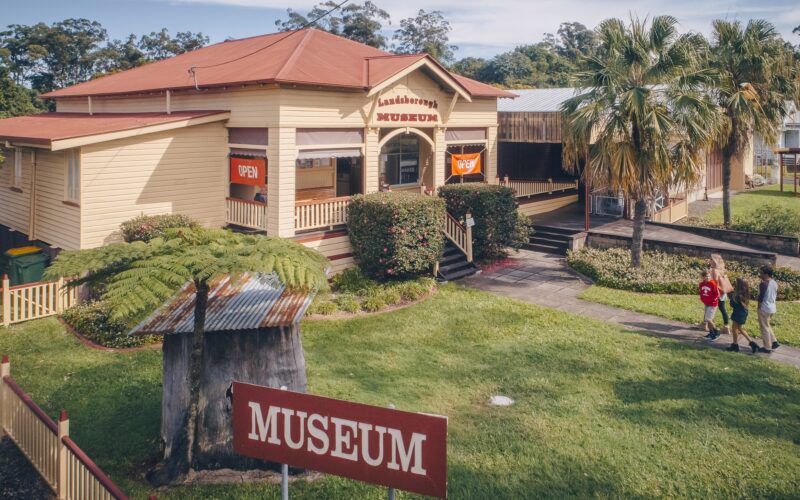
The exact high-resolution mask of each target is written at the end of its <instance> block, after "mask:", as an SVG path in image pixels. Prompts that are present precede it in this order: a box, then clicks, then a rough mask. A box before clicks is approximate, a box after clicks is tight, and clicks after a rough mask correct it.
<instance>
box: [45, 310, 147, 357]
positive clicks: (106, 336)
mask: <svg viewBox="0 0 800 500" xmlns="http://www.w3.org/2000/svg"><path fill="white" fill-rule="evenodd" d="M61 319H62V321H63V322H64V323H65V324H66V326H67V327H68V329H69V330H70V331H71V332H72V333H73V334H75V336H76V337H78V340H80V341H81V342H82V343H84V344H86V345H87V346H89V347H95V348H100V349H102V348H109V349H115V350H123V349H132V348H139V347H145V346H154V347H153V348H155V345H156V344H160V343H161V336H159V335H140V336H135V337H134V336H131V335H128V332H129V331H130V330H131V328H133V326H134V325H135V324H136V322H137V321H136V320H130V321H122V320H118V319H114V318H112V316H111V313H110V311H109V310H108V308H107V307H106V306H105V304H103V303H102V302H101V301H88V302H84V303H80V304H77V305H75V306H72V307H70V308H69V309H67V310H66V311H64V313H63V314H62V316H61Z"/></svg>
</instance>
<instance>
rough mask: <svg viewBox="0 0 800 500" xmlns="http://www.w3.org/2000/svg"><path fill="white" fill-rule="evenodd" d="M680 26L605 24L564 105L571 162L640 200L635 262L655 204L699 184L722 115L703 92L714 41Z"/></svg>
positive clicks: (666, 22)
mask: <svg viewBox="0 0 800 500" xmlns="http://www.w3.org/2000/svg"><path fill="white" fill-rule="evenodd" d="M676 25H677V21H676V19H675V18H673V17H669V16H660V17H655V18H653V20H652V22H651V23H650V25H649V26H648V25H647V21H646V20H645V21H644V22H642V21H639V20H638V19H631V22H630V24H629V25H627V26H626V25H625V24H624V23H623V22H622V21H621V20H619V19H610V20H607V21H604V22H603V23H601V24H600V25H599V26H598V28H597V37H598V41H599V43H600V46H599V48H598V52H597V55H595V56H593V57H590V58H588V59H587V60H586V62H585V64H586V69H585V70H583V71H581V72H579V73H577V74H576V76H575V80H576V84H577V86H578V87H579V88H580V89H581V90H580V91H579V94H578V95H576V96H575V97H573V98H571V99H569V100H568V101H566V102H565V103H564V105H563V107H562V111H563V118H564V120H563V129H564V164H565V167H566V168H567V169H569V170H571V171H573V172H578V171H580V170H583V171H584V179H588V178H589V175H588V174H591V179H592V183H593V184H595V185H601V186H602V187H606V188H608V189H609V190H611V191H613V192H615V193H622V194H623V195H624V196H625V198H626V199H627V200H630V201H632V202H633V203H634V219H633V241H632V245H631V265H632V266H633V267H639V266H640V265H641V254H642V244H643V240H644V223H645V217H646V215H647V208H648V204H650V203H652V202H653V200H654V199H655V197H656V195H657V193H659V192H661V193H664V194H666V193H665V190H666V189H668V188H669V187H674V186H688V185H691V184H694V183H696V182H697V179H698V178H699V172H700V164H701V158H700V154H701V152H702V150H703V148H704V147H705V146H706V145H707V144H709V142H710V141H711V135H710V131H711V130H713V126H714V125H713V124H714V123H715V117H716V115H717V113H716V112H715V108H714V104H713V102H712V101H711V99H710V98H709V96H708V94H707V93H706V92H704V90H703V89H704V84H706V83H707V81H708V78H709V72H708V71H707V70H705V69H704V67H703V65H702V60H703V52H704V50H705V48H706V47H707V44H706V42H705V40H704V39H703V38H702V37H701V36H699V35H696V34H683V35H681V34H678V32H677V29H676ZM584 158H586V159H588V168H582V167H581V164H582V162H583V160H584Z"/></svg>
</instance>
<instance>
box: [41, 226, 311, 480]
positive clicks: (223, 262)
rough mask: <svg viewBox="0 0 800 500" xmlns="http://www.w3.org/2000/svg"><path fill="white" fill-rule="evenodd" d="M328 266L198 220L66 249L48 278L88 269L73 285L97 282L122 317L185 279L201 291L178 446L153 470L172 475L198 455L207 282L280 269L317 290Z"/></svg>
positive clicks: (302, 251) (161, 476) (274, 242)
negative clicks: (138, 237) (144, 236)
mask: <svg viewBox="0 0 800 500" xmlns="http://www.w3.org/2000/svg"><path fill="white" fill-rule="evenodd" d="M326 266H327V259H326V258H325V257H324V256H322V255H321V254H319V253H317V252H315V251H313V250H311V249H308V248H306V247H303V246H302V245H299V244H297V243H294V242H291V241H289V240H284V239H281V238H269V237H262V236H254V235H241V234H236V233H232V232H230V231H226V230H222V229H204V228H200V227H198V228H181V229H172V230H168V231H167V236H165V237H163V238H161V237H159V238H155V239H153V240H151V241H149V242H147V243H145V242H141V241H138V242H133V243H117V244H113V245H109V246H105V247H101V248H95V249H90V250H79V251H70V252H62V253H61V254H60V255H59V256H58V257H57V258H56V259H55V261H54V262H53V265H52V266H51V267H50V268H49V269H48V270H47V278H48V279H53V278H58V277H73V276H83V277H82V278H81V279H79V280H76V281H74V282H73V285H81V284H90V285H95V286H98V287H99V289H101V290H103V291H102V298H103V300H104V301H105V302H106V303H107V304H108V305H109V306H110V308H111V310H112V312H113V315H114V316H116V317H118V318H131V317H136V316H140V315H142V314H144V313H146V312H148V311H152V310H153V309H155V308H156V307H158V306H159V305H161V304H162V303H163V302H164V301H165V300H166V299H167V298H169V297H170V296H172V295H173V294H174V293H175V292H177V291H178V290H179V289H180V288H181V287H182V286H183V285H184V284H185V283H186V282H187V281H192V282H193V284H194V286H195V289H196V290H197V294H196V300H195V307H194V329H193V333H192V350H191V356H190V361H189V407H188V411H187V415H186V421H185V425H184V426H183V432H184V433H185V434H184V435H183V436H181V439H180V442H181V446H180V449H177V450H171V452H170V453H169V455H168V456H167V457H166V458H165V460H164V461H163V463H162V464H160V465H159V467H158V468H157V469H156V471H157V473H156V474H155V475H153V476H151V477H153V478H154V482H157V483H167V482H171V481H173V480H174V479H175V478H177V477H178V476H180V475H181V474H184V473H186V472H188V470H189V468H190V467H191V466H192V463H193V455H194V453H195V443H196V442H197V437H198V436H197V429H198V425H197V417H198V409H199V399H200V373H201V369H202V366H203V340H204V335H205V320H206V304H207V302H208V292H209V284H210V283H211V282H212V281H213V280H214V279H215V278H219V277H221V276H224V275H229V274H237V273H243V272H248V271H253V272H264V273H272V272H274V273H276V274H277V275H278V277H279V278H280V279H281V281H282V282H283V283H284V284H285V285H286V286H287V287H288V288H294V289H317V290H319V289H324V288H326V287H327V279H326V276H325V267H326Z"/></svg>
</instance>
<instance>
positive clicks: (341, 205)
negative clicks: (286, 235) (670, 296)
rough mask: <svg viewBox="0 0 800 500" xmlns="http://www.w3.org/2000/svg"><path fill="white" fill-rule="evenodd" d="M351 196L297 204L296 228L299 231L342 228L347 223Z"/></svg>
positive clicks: (295, 214) (295, 213)
mask: <svg viewBox="0 0 800 500" xmlns="http://www.w3.org/2000/svg"><path fill="white" fill-rule="evenodd" d="M348 204H350V197H349V196H342V197H339V198H328V199H325V200H308V201H298V202H297V203H295V211H294V228H295V229H296V230H297V231H303V230H308V229H320V228H323V227H333V226H340V225H342V224H346V223H347V205H348Z"/></svg>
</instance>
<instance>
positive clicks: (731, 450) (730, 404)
mask: <svg viewBox="0 0 800 500" xmlns="http://www.w3.org/2000/svg"><path fill="white" fill-rule="evenodd" d="M303 343H304V347H305V349H306V353H307V363H308V375H309V384H310V387H309V390H310V391H311V392H313V393H316V394H323V395H327V396H332V397H337V398H344V399H349V400H353V401H359V402H364V403H369V404H375V405H380V406H386V405H388V404H390V403H393V404H395V405H396V406H397V407H398V408H400V409H404V410H412V411H425V412H431V413H439V414H444V415H447V416H449V421H450V424H449V425H450V430H449V445H448V446H449V494H450V497H451V498H457V499H464V498H467V499H492V498H494V499H500V498H503V499H505V498H540V497H550V498H563V497H653V496H661V497H689V496H690V497H697V498H703V497H726V498H727V497H745V496H746V497H785V498H788V497H793V496H797V492H798V491H800V474H798V473H797V471H798V470H800V446H798V442H800V419H798V418H797V415H798V414H800V370H797V369H794V368H790V367H786V366H782V365H778V364H776V363H773V362H770V361H768V360H765V359H761V358H753V357H750V356H740V355H739V356H737V355H730V354H729V353H725V352H719V351H716V350H708V349H700V348H696V347H692V346H688V345H685V344H681V343H678V342H675V341H671V340H666V339H661V338H657V337H653V336H649V335H642V334H635V333H631V332H628V331H625V330H622V329H621V328H620V327H618V326H616V325H612V324H609V323H604V322H600V321H593V320H589V319H584V318H580V317H576V316H571V315H568V314H566V313H562V312H559V311H554V310H550V309H545V308H541V307H536V306H533V305H529V304H524V303H521V302H516V301H512V300H508V299H503V298H499V297H496V296H493V295H489V294H486V293H481V292H477V291H471V290H467V289H463V288H460V287H457V286H454V285H449V286H445V287H443V288H442V289H441V291H440V292H439V293H438V294H436V295H435V296H434V297H432V298H431V299H429V300H427V301H425V302H423V303H421V304H418V305H416V306H413V307H409V308H406V309H402V310H398V311H394V312H391V313H387V314H384V315H377V316H367V317H361V318H355V319H348V320H332V321H317V322H308V321H307V322H305V323H304V324H303ZM0 352H8V353H10V354H11V357H12V373H13V374H14V376H15V377H16V378H17V380H18V381H19V382H20V384H21V385H22V387H24V388H25V389H26V390H28V391H29V392H30V394H31V395H32V396H33V398H34V399H35V400H36V401H38V402H39V403H41V405H42V406H43V407H44V408H45V410H46V411H48V412H49V413H50V414H53V415H54V414H56V412H57V411H58V409H59V408H61V407H65V408H66V409H67V410H68V411H69V413H70V415H71V417H72V421H71V429H72V432H73V435H74V437H75V439H76V441H77V442H78V444H80V445H81V446H82V447H84V449H85V450H86V451H87V452H88V454H89V455H90V456H91V457H93V458H94V459H95V460H96V461H97V462H98V463H99V465H100V466H101V467H103V468H104V469H105V470H106V471H108V472H110V473H111V474H112V476H113V477H114V478H115V480H117V481H118V482H119V483H120V485H121V486H122V487H123V488H124V489H125V490H127V491H130V492H131V493H132V494H133V496H134V497H137V498H144V497H145V496H146V495H147V493H148V488H147V487H146V485H144V484H143V483H142V482H141V480H140V479H138V477H137V476H135V475H133V473H132V471H133V470H141V464H142V463H143V462H145V460H146V459H147V458H148V456H150V455H151V454H152V452H153V450H154V449H155V443H156V438H157V435H158V425H159V406H160V391H161V388H160V371H161V370H160V363H161V356H160V353H159V352H148V351H143V352H138V353H133V354H109V353H104V352H99V351H93V350H89V349H87V348H85V347H83V346H81V345H80V344H79V343H78V342H76V341H75V340H74V339H73V338H72V337H70V336H69V335H67V334H65V333H64V331H63V329H62V328H61V326H60V325H59V323H57V322H56V321H55V320H43V321H38V322H32V323H28V324H23V325H20V326H17V327H13V328H11V329H10V330H4V329H2V328H0ZM493 394H503V395H507V396H510V397H512V398H514V399H515V400H516V404H515V405H514V406H512V407H510V408H494V407H490V406H488V405H487V404H486V403H487V400H488V398H489V396H491V395H493ZM385 495H386V493H385V489H382V488H377V487H372V486H369V485H365V484H361V483H357V482H353V481H349V480H345V479H339V478H333V477H326V478H324V479H321V480H318V481H315V482H313V483H309V482H305V481H300V482H298V483H296V484H294V485H293V486H292V498H296V499H301V498H308V499H328V498H337V499H338V498H347V499H352V498H355V499H361V498H370V499H375V500H378V499H382V498H385ZM158 496H159V498H227V499H233V498H253V499H255V498H277V497H278V488H277V487H275V486H272V485H250V486H224V487H214V488H209V487H206V488H178V489H173V490H171V491H160V492H158ZM398 497H399V498H401V499H403V498H406V499H407V498H416V497H414V496H413V495H410V494H404V493H400V494H399V495H398Z"/></svg>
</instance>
